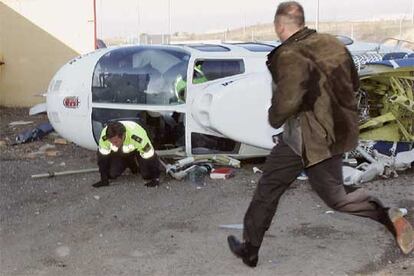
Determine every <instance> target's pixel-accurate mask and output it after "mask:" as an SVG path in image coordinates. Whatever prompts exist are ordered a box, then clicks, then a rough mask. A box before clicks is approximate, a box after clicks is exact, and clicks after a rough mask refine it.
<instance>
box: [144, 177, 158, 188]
mask: <svg viewBox="0 0 414 276" xmlns="http://www.w3.org/2000/svg"><path fill="white" fill-rule="evenodd" d="M159 185H160V179H159V178H153V179H151V180H150V181H148V182H147V183H145V186H146V187H151V188H152V187H157V186H159Z"/></svg>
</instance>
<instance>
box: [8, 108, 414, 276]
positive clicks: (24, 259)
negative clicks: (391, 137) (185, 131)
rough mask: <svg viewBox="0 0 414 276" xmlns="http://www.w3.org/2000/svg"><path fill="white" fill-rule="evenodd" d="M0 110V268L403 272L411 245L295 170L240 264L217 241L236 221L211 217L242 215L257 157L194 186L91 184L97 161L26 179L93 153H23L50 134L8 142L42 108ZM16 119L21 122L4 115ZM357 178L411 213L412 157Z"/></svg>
mask: <svg viewBox="0 0 414 276" xmlns="http://www.w3.org/2000/svg"><path fill="white" fill-rule="evenodd" d="M0 119H1V123H0V131H1V132H0V141H3V142H0V160H1V162H0V173H1V184H0V233H1V236H0V261H1V262H0V275H15V276H22V275H414V258H413V257H414V255H413V254H411V255H409V256H404V255H402V253H400V251H399V250H398V248H397V247H396V245H395V241H394V240H393V238H392V236H391V235H390V234H389V233H388V232H387V231H386V230H385V229H384V228H383V227H382V226H381V225H379V224H377V223H375V222H373V221H369V220H367V219H363V218H359V217H354V216H350V215H345V214H340V213H337V212H333V213H331V212H328V213H327V211H329V209H328V208H327V207H326V205H325V204H324V203H323V202H322V201H321V200H320V199H319V198H318V197H317V196H316V195H315V194H314V193H313V192H312V191H311V189H310V186H309V184H308V183H307V181H296V182H295V183H294V184H293V185H292V187H291V188H290V189H289V190H288V191H287V192H286V194H285V195H284V196H283V197H282V199H281V202H280V205H279V208H278V214H277V216H276V217H275V219H274V221H273V224H272V226H271V228H270V229H269V231H268V232H267V234H266V237H265V240H264V243H263V246H262V249H261V251H260V255H259V264H258V267H257V268H255V269H251V268H248V267H246V266H244V265H242V262H241V261H240V260H239V259H236V258H235V257H234V256H233V255H232V254H231V253H230V251H229V249H228V247H227V242H226V237H227V235H229V234H235V235H236V236H239V237H240V236H241V230H227V229H222V228H220V227H219V225H221V224H240V223H242V220H243V215H244V212H245V211H246V208H247V206H248V204H249V201H250V198H251V195H252V193H253V191H254V188H255V186H256V184H257V181H258V179H259V177H260V175H258V174H253V171H252V168H253V167H254V166H259V167H260V166H261V164H254V163H252V162H243V165H242V168H241V169H239V170H237V171H236V176H235V177H234V178H231V179H228V180H212V179H207V178H206V179H205V186H203V187H202V188H201V189H197V187H196V186H194V185H193V184H192V183H191V182H190V181H176V180H172V179H171V178H169V177H167V176H164V177H163V179H162V186H160V187H158V188H146V187H145V186H144V185H143V184H144V181H143V180H142V179H141V177H139V176H138V177H137V176H135V175H129V174H126V175H124V176H122V177H121V178H119V179H118V180H117V181H116V182H114V183H113V184H112V185H111V186H109V187H103V188H99V189H95V188H93V187H91V184H92V183H94V182H95V181H97V180H98V179H99V176H98V173H88V174H78V175H72V176H59V177H54V178H43V179H31V175H33V174H39V173H45V172H48V171H66V170H74V169H83V168H93V167H96V164H95V153H94V152H91V151H87V150H84V149H81V148H79V147H77V146H76V145H74V144H71V143H69V144H67V145H55V147H56V148H55V149H52V153H51V154H50V155H52V156H46V155H45V154H39V155H34V154H33V152H36V151H38V150H39V148H40V147H42V146H44V145H45V144H50V145H54V139H55V138H56V135H55V134H49V135H48V136H46V137H44V138H43V139H42V140H41V141H36V142H32V143H28V144H22V145H16V146H11V145H10V144H11V143H12V142H13V140H14V138H15V136H16V135H17V134H18V133H20V132H22V131H23V130H25V129H30V128H32V127H34V126H36V124H38V123H40V122H45V121H47V117H46V116H45V115H38V116H28V110H27V109H6V108H0ZM20 120H23V121H33V123H32V124H29V125H23V126H15V127H11V126H9V123H10V122H14V121H20ZM364 188H366V189H368V190H370V192H371V193H372V194H373V195H375V196H378V197H380V198H381V199H382V200H383V202H384V203H385V204H386V205H389V206H399V207H405V208H407V209H408V219H409V220H410V221H412V222H413V221H414V170H413V169H411V170H410V171H408V172H404V173H401V174H400V176H399V177H398V178H393V179H387V180H377V181H374V182H371V183H368V184H364Z"/></svg>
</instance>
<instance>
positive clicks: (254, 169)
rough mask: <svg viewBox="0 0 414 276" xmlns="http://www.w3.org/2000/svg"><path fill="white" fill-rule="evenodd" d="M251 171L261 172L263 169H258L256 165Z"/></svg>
mask: <svg viewBox="0 0 414 276" xmlns="http://www.w3.org/2000/svg"><path fill="white" fill-rule="evenodd" d="M253 173H254V174H256V173H263V171H262V170H261V169H259V168H258V167H253Z"/></svg>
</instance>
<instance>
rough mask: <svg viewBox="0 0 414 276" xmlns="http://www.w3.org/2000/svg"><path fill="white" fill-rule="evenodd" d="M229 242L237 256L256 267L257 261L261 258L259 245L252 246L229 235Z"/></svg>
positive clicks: (248, 264)
mask: <svg viewBox="0 0 414 276" xmlns="http://www.w3.org/2000/svg"><path fill="white" fill-rule="evenodd" d="M227 242H228V244H229V247H230V250H231V252H233V254H234V255H236V257H238V258H241V259H242V260H243V263H244V264H245V265H247V266H250V267H256V265H257V261H258V260H259V256H258V252H259V248H258V247H254V246H251V245H250V244H248V243H241V242H240V241H239V240H238V239H237V238H236V237H235V236H228V237H227Z"/></svg>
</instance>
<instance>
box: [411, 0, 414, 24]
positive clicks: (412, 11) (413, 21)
mask: <svg viewBox="0 0 414 276" xmlns="http://www.w3.org/2000/svg"><path fill="white" fill-rule="evenodd" d="M412 2H413V3H412V5H411V24H413V25H414V0H412Z"/></svg>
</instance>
